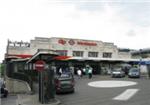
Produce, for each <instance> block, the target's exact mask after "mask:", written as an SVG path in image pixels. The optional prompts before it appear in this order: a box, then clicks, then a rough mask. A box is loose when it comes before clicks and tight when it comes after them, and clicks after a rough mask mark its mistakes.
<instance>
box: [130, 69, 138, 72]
mask: <svg viewBox="0 0 150 105" xmlns="http://www.w3.org/2000/svg"><path fill="white" fill-rule="evenodd" d="M130 72H139V70H138V69H131V70H130Z"/></svg>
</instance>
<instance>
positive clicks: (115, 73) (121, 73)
mask: <svg viewBox="0 0 150 105" xmlns="http://www.w3.org/2000/svg"><path fill="white" fill-rule="evenodd" d="M111 76H112V77H120V78H121V77H125V73H124V71H122V70H121V69H114V70H113V71H112V73H111Z"/></svg>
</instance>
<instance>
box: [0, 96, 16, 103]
mask: <svg viewBox="0 0 150 105" xmlns="http://www.w3.org/2000/svg"><path fill="white" fill-rule="evenodd" d="M0 105H18V104H17V95H8V97H7V98H1V102H0Z"/></svg>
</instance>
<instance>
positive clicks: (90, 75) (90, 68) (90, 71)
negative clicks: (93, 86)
mask: <svg viewBox="0 0 150 105" xmlns="http://www.w3.org/2000/svg"><path fill="white" fill-rule="evenodd" d="M92 71H93V69H92V67H89V69H88V75H89V79H91V78H92Z"/></svg>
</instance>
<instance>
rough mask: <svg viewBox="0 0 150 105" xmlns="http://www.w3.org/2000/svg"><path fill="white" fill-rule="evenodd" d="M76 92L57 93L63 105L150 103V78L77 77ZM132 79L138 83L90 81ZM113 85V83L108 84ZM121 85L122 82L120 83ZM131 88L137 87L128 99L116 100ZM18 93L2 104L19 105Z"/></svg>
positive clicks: (149, 104)
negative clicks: (93, 84)
mask: <svg viewBox="0 0 150 105" xmlns="http://www.w3.org/2000/svg"><path fill="white" fill-rule="evenodd" d="M75 80H76V85H75V93H68V94H59V95H56V98H58V99H59V100H60V101H61V105H150V79H147V78H145V77H142V78H140V79H130V78H127V77H126V78H111V77H110V76H94V77H93V78H92V79H88V78H87V77H83V78H80V79H79V78H76V79H75ZM104 80H106V81H107V80H108V81H110V80H113V81H120V80H121V81H131V82H135V83H137V84H136V85H133V86H126V87H113V88H112V87H109V88H105V87H99V88H97V87H91V86H89V85H88V83H89V82H93V81H104ZM106 85H108V86H111V85H113V84H111V83H109V84H106ZM120 85H121V83H120ZM129 89H136V90H138V91H136V93H135V94H133V95H132V96H131V97H129V99H127V100H114V98H115V97H117V96H119V98H120V95H121V98H123V99H126V98H127V97H128V95H129V94H130V93H132V92H133V91H132V90H131V91H129V92H128V93H126V91H128V90H129ZM17 98H18V97H17V95H16V96H14V95H9V96H8V97H7V98H2V99H1V105H17Z"/></svg>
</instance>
